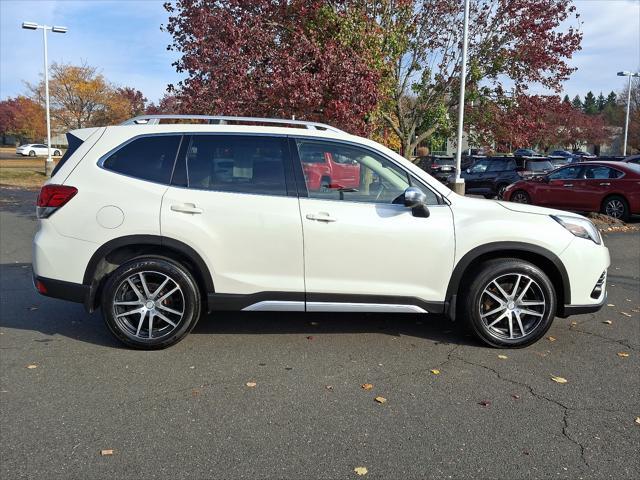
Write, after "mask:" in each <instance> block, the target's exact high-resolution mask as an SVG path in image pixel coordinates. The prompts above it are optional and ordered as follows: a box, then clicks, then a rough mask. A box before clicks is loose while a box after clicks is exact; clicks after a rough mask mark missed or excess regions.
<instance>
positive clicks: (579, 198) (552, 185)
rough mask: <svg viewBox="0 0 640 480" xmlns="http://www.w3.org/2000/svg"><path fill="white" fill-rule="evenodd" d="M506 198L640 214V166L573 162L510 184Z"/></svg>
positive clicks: (619, 214) (618, 215) (583, 209)
mask: <svg viewBox="0 0 640 480" xmlns="http://www.w3.org/2000/svg"><path fill="white" fill-rule="evenodd" d="M504 199H505V200H509V201H512V202H517V203H532V204H534V205H541V206H544V207H552V208H560V209H563V210H575V211H580V212H602V213H605V214H607V215H609V216H610V217H614V218H619V219H621V220H626V219H627V218H628V217H629V215H631V214H640V166H638V165H634V164H631V163H624V162H588V163H574V164H571V165H567V166H564V167H561V168H558V169H556V170H554V171H552V172H550V173H548V174H546V175H541V176H538V177H534V178H532V179H529V180H521V181H519V182H515V183H512V184H511V185H509V186H508V187H507V188H506V190H505V192H504Z"/></svg>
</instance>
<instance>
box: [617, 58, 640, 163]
mask: <svg viewBox="0 0 640 480" xmlns="http://www.w3.org/2000/svg"><path fill="white" fill-rule="evenodd" d="M618 76H619V77H629V84H628V87H627V116H626V119H625V121H624V143H623V144H622V155H623V156H626V155H627V135H628V134H629V109H630V107H631V78H633V77H640V72H636V73H633V72H628V71H626V70H625V71H624V72H618Z"/></svg>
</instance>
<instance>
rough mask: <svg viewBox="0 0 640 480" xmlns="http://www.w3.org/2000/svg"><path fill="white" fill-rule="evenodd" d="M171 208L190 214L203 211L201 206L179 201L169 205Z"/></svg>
mask: <svg viewBox="0 0 640 480" xmlns="http://www.w3.org/2000/svg"><path fill="white" fill-rule="evenodd" d="M171 210H172V211H174V212H180V213H191V214H196V213H202V212H203V210H202V209H201V208H197V207H196V205H195V204H194V203H179V204H177V205H171Z"/></svg>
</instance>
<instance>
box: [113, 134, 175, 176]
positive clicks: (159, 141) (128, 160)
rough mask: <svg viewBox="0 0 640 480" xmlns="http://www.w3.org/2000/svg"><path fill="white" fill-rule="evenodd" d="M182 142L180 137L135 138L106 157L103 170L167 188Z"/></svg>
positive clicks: (154, 136) (155, 136) (153, 136)
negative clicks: (161, 184)
mask: <svg viewBox="0 0 640 480" xmlns="http://www.w3.org/2000/svg"><path fill="white" fill-rule="evenodd" d="M181 139H182V136H181V135H152V136H148V137H140V138H136V139H134V140H133V141H131V142H129V143H127V144H125V145H124V146H123V147H121V148H119V149H118V150H116V151H115V152H113V153H112V154H111V155H109V157H107V159H106V160H104V162H103V163H102V166H103V167H104V168H106V169H107V170H112V171H114V172H118V173H121V174H123V175H128V176H130V177H135V178H139V179H141V180H148V181H150V182H155V183H164V184H168V183H169V180H170V179H171V171H172V170H173V164H174V162H175V160H176V154H177V152H178V147H179V145H180V140H181Z"/></svg>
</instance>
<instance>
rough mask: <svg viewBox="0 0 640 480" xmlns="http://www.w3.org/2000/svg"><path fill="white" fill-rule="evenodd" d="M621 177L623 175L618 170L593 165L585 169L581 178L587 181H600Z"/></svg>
mask: <svg viewBox="0 0 640 480" xmlns="http://www.w3.org/2000/svg"><path fill="white" fill-rule="evenodd" d="M622 175H623V173H622V172H621V171H620V170H616V169H615V168H609V167H605V166H602V165H593V166H589V167H585V169H584V175H583V176H584V178H586V179H587V180H590V179H597V180H602V179H615V178H620V177H621V176H622Z"/></svg>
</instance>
